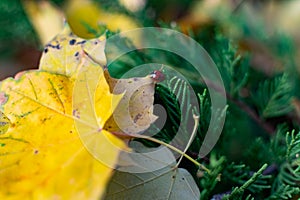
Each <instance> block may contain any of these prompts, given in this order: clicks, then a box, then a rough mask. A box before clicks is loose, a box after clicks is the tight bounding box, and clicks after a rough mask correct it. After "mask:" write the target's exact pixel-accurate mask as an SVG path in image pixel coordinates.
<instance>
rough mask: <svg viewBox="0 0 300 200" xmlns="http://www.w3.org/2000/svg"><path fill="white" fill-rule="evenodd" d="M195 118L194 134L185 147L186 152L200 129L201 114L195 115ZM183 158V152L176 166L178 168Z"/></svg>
mask: <svg viewBox="0 0 300 200" xmlns="http://www.w3.org/2000/svg"><path fill="white" fill-rule="evenodd" d="M193 118H194V122H195V123H194V128H193V132H192V135H191V137H190V139H189V141H188V143H187V145H186V147H185V149H184V151H183V153H184V154H186V152H187V150H188V148H189V147H190V146H191V144H192V141H193V139H194V137H195V135H196V132H197V129H198V126H199V116H197V115H193ZM182 158H183V154H181V156H180V158H179V160H178V162H177V164H176V166H175V167H176V168H178V166H179V164H180V162H181V161H182Z"/></svg>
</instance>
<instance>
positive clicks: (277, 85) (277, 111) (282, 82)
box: [253, 74, 293, 118]
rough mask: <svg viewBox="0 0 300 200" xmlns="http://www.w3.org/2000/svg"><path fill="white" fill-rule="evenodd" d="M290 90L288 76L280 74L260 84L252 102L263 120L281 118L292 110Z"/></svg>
mask: <svg viewBox="0 0 300 200" xmlns="http://www.w3.org/2000/svg"><path fill="white" fill-rule="evenodd" d="M292 89H293V88H292V85H291V83H290V81H289V77H288V75H287V74H281V75H278V76H277V77H275V78H273V79H270V80H265V81H263V82H262V83H260V84H259V86H258V88H257V92H256V93H255V94H254V95H253V101H254V102H255V103H256V105H257V107H258V108H259V111H260V113H261V115H262V116H263V117H264V118H270V117H278V116H282V115H285V114H287V113H289V112H290V111H291V110H292V109H293V107H292V105H291V99H292Z"/></svg>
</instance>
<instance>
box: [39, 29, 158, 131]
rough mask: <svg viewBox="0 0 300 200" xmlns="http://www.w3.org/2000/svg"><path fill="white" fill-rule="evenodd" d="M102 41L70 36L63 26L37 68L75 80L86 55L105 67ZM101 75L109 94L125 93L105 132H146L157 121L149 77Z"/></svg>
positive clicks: (152, 84)
mask: <svg viewBox="0 0 300 200" xmlns="http://www.w3.org/2000/svg"><path fill="white" fill-rule="evenodd" d="M104 39H105V38H103V37H100V38H96V39H91V40H85V39H82V38H79V37H77V36H75V35H73V34H72V33H71V32H70V29H68V27H66V28H65V30H64V31H63V33H61V34H60V35H58V36H57V37H56V38H54V39H53V40H52V41H51V42H50V43H49V44H48V45H46V47H45V50H44V52H43V55H42V58H41V61H40V66H39V69H41V70H44V71H48V72H52V73H57V74H63V75H66V76H68V77H72V78H74V79H75V78H76V77H77V75H78V72H79V71H80V70H81V68H82V66H83V65H82V64H81V62H82V57H83V56H84V55H86V54H87V55H88V56H89V57H90V58H92V60H94V61H95V62H97V63H99V64H100V65H101V66H102V67H103V66H105V65H106V57H105V52H104V50H105V40H104ZM103 68H104V67H103ZM104 73H105V77H106V80H107V82H108V84H109V86H110V91H111V92H112V93H114V94H122V93H124V96H123V98H122V100H121V102H120V103H119V106H118V108H117V109H115V112H114V115H113V116H111V117H110V119H109V120H108V121H107V124H106V125H105V126H104V129H105V130H108V131H111V132H123V133H129V134H130V133H140V132H142V131H144V130H146V129H147V128H148V127H149V126H150V124H152V123H153V122H154V121H155V120H156V119H157V117H156V116H155V115H153V102H154V89H155V80H154V79H153V78H152V77H151V76H150V75H149V76H146V77H139V78H138V77H135V78H129V79H114V78H112V77H110V75H109V72H108V70H107V68H104ZM93 77H95V76H93ZM95 78H96V77H95ZM116 85H117V87H116ZM91 93H93V90H92V89H91ZM117 102H118V100H117Z"/></svg>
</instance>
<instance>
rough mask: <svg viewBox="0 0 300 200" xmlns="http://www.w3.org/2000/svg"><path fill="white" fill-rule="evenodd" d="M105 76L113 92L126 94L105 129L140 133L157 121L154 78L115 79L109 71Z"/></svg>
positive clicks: (149, 76)
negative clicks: (154, 105) (154, 112)
mask: <svg viewBox="0 0 300 200" xmlns="http://www.w3.org/2000/svg"><path fill="white" fill-rule="evenodd" d="M105 75H106V79H107V81H108V84H109V86H110V88H111V92H112V93H114V94H122V93H124V96H123V98H122V99H121V101H120V103H119V104H118V106H117V108H116V110H115V112H114V113H113V115H112V116H111V117H110V119H109V120H108V121H107V123H106V124H105V127H104V128H105V129H106V130H108V131H111V132H122V133H126V134H136V133H140V132H142V131H144V130H146V129H147V128H149V126H150V125H151V124H152V123H153V122H154V121H155V120H156V119H157V116H155V115H153V102H154V92H155V81H154V80H153V78H152V76H151V75H148V76H146V77H136V78H129V79H114V78H112V77H110V75H109V73H108V71H105Z"/></svg>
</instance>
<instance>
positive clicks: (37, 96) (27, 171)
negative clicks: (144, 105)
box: [0, 57, 127, 199]
mask: <svg viewBox="0 0 300 200" xmlns="http://www.w3.org/2000/svg"><path fill="white" fill-rule="evenodd" d="M82 66H84V67H85V68H86V69H89V71H92V72H95V74H97V77H98V79H96V80H95V79H93V81H94V82H95V83H96V88H95V91H96V92H97V94H95V97H96V98H95V102H94V103H92V104H91V105H97V106H96V107H95V108H94V109H93V110H89V112H88V113H85V114H89V116H90V117H89V119H92V120H87V119H88V118H84V117H83V116H82V115H81V113H80V111H81V110H84V109H85V107H86V106H89V105H85V104H81V105H77V106H78V107H77V109H78V110H73V108H72V95H73V89H74V80H73V79H70V78H69V77H67V76H64V75H59V74H53V73H49V72H42V71H29V72H26V73H24V74H23V75H21V76H20V77H19V79H18V80H16V79H12V78H10V79H6V80H4V81H3V82H2V84H1V88H0V89H1V92H2V93H4V94H5V96H7V97H8V100H7V101H6V102H5V103H4V104H2V109H3V112H4V113H5V114H6V115H7V117H8V118H9V119H10V121H11V126H10V128H9V129H8V131H7V132H6V133H5V134H2V135H1V136H0V141H1V147H0V156H1V160H0V185H2V186H5V187H3V188H2V189H1V190H0V199H97V198H99V197H101V196H102V194H103V192H104V190H105V186H106V184H107V182H108V180H109V178H110V177H111V175H112V169H111V168H110V167H108V166H107V165H106V163H101V162H99V161H98V160H96V159H95V158H94V157H93V155H91V154H90V152H89V151H88V150H87V149H86V148H85V147H84V146H83V145H82V141H81V139H82V137H83V138H84V136H87V137H86V138H90V140H89V141H88V142H89V144H91V145H93V146H95V147H96V148H95V149H96V151H101V152H102V155H105V156H106V158H107V159H106V160H107V161H109V164H114V163H116V162H117V160H118V155H119V150H122V149H127V148H126V146H125V144H124V143H123V141H121V140H120V139H118V138H117V137H115V136H113V135H112V134H110V133H109V132H107V131H105V130H102V127H101V126H102V125H103V124H104V123H105V120H106V119H107V118H108V117H109V115H111V114H112V113H111V111H112V110H113V108H111V107H110V105H111V104H109V103H108V102H107V101H109V100H111V99H112V98H113V95H112V94H111V93H110V92H109V90H108V85H107V83H106V81H105V78H103V77H104V75H103V71H102V68H101V67H99V66H98V65H97V64H95V63H93V62H92V61H90V60H89V58H87V57H84V59H82ZM90 85H91V86H93V84H92V83H91V82H87V83H86V85H85V86H86V87H89V86H90ZM88 99H89V101H90V102H93V100H94V99H93V96H89V97H88ZM102 106H103V107H102ZM106 106H108V107H107V109H105V111H104V112H103V109H104V108H105V107H106ZM95 109H96V110H95ZM98 109H102V110H98ZM78 125H82V126H83V127H85V128H86V127H88V131H91V132H86V133H84V134H82V131H84V130H83V129H80V131H81V135H80V137H79V134H78V133H77V130H78ZM75 127H76V128H75ZM91 134H92V135H91ZM112 145H114V146H115V147H118V148H114V149H112V148H110V147H111V146H112Z"/></svg>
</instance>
